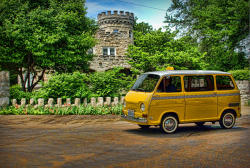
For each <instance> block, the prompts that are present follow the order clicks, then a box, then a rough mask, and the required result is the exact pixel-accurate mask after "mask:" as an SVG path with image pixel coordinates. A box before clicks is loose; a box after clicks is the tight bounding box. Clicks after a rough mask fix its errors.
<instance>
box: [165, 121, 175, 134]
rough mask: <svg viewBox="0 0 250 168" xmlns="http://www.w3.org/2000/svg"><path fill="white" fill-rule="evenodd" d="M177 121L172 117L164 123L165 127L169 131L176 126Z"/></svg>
mask: <svg viewBox="0 0 250 168" xmlns="http://www.w3.org/2000/svg"><path fill="white" fill-rule="evenodd" d="M175 125H176V123H175V121H174V120H173V119H171V118H169V119H167V120H166V121H165V123H164V127H165V128H166V129H167V130H168V131H171V130H173V129H174V128H175Z"/></svg>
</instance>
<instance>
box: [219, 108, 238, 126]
mask: <svg viewBox="0 0 250 168" xmlns="http://www.w3.org/2000/svg"><path fill="white" fill-rule="evenodd" d="M234 124H235V116H234V114H233V113H231V112H226V113H224V114H223V115H222V116H221V119H220V126H221V127H222V128H226V129H229V128H232V127H233V126H234Z"/></svg>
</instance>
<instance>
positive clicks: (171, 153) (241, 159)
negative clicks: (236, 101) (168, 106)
mask: <svg viewBox="0 0 250 168" xmlns="http://www.w3.org/2000/svg"><path fill="white" fill-rule="evenodd" d="M242 114H243V116H242V117H241V118H239V119H237V122H236V125H235V127H234V128H233V129H229V130H225V129H221V128H220V127H219V125H218V123H216V124H214V125H213V124H211V123H206V125H205V126H204V127H203V128H199V127H196V126H195V125H194V124H183V125H180V128H179V129H178V131H177V132H176V133H175V134H171V135H168V134H163V133H161V132H160V130H159V128H158V127H152V128H150V129H148V130H142V129H139V127H138V126H137V125H135V124H131V123H128V122H126V121H122V120H121V119H120V117H119V116H115V115H107V116H76V115H74V116H73V115H72V116H53V115H50V116H46V115H45V116H44V115H42V116H32V115H28V116H25V115H23V116H13V115H10V116H0V168H1V167H3V168H8V167H11V168H12V167H18V168H19V167H20V168H23V167H84V168H85V167H87V168H88V167H90V168H92V167H93V168H94V167H97V168H100V167H107V168H120V167H124V168H137V167H148V168H152V167H156V168H161V167H212V168H214V167H225V168H228V167H239V168H241V167H244V168H247V167H250V161H249V160H250V151H249V149H250V141H249V139H250V107H242Z"/></svg>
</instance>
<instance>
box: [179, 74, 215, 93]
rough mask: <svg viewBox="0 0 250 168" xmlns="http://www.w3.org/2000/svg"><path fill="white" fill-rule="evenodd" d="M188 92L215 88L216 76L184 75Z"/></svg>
mask: <svg viewBox="0 0 250 168" xmlns="http://www.w3.org/2000/svg"><path fill="white" fill-rule="evenodd" d="M184 87H185V91H186V92H195V91H211V90H214V78H213V76H212V75H200V76H184Z"/></svg>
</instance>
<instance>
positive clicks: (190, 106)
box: [184, 75, 217, 121]
mask: <svg viewBox="0 0 250 168" xmlns="http://www.w3.org/2000/svg"><path fill="white" fill-rule="evenodd" d="M184 88H185V102H186V111H185V121H200V120H204V121H205V120H213V119H216V117H217V95H216V91H215V87H214V77H213V76H212V75H199V76H184Z"/></svg>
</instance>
